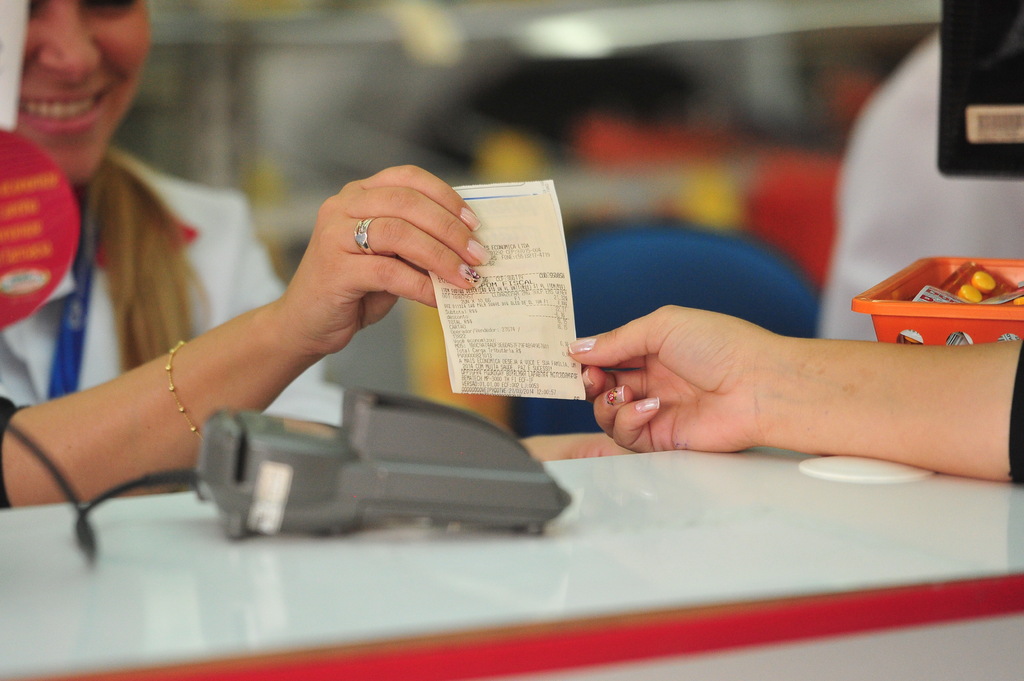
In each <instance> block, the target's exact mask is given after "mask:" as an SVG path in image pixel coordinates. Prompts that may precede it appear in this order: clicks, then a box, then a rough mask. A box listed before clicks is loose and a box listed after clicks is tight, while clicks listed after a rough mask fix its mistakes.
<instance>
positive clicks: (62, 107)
mask: <svg viewBox="0 0 1024 681" xmlns="http://www.w3.org/2000/svg"><path fill="white" fill-rule="evenodd" d="M93 103H94V100H93V99H92V98H89V99H80V100H78V101H75V102H42V101H34V102H28V101H26V102H22V104H21V109H22V111H24V112H25V113H28V114H31V115H33V116H42V117H45V118H56V119H65V118H74V117H75V116H81V115H82V114H84V113H85V112H86V111H88V110H89V109H90V108H92V105H93Z"/></svg>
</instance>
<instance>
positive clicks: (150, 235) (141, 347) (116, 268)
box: [88, 150, 197, 371]
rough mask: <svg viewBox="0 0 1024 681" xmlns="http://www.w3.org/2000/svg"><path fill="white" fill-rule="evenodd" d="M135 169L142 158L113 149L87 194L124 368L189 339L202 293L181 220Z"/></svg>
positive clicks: (134, 365) (151, 357)
mask: <svg viewBox="0 0 1024 681" xmlns="http://www.w3.org/2000/svg"><path fill="white" fill-rule="evenodd" d="M138 168H139V165H138V162H136V161H134V160H132V159H131V158H129V157H128V156H127V155H125V154H123V153H120V152H117V151H113V150H111V151H110V152H108V154H107V157H106V158H105V159H104V160H103V162H102V164H101V165H100V168H99V170H98V171H97V173H96V175H95V176H94V178H93V181H92V182H91V183H90V185H89V195H88V210H89V212H90V213H91V214H92V215H93V216H95V218H96V220H97V222H98V228H99V248H100V252H101V253H102V254H103V261H102V265H103V268H104V270H105V271H106V274H107V282H108V284H109V287H110V290H109V294H110V298H111V300H112V301H113V307H114V322H115V326H116V330H117V337H118V343H119V346H120V347H119V350H120V356H121V368H122V370H124V371H127V370H129V369H132V368H134V367H136V366H138V365H140V364H143V363H145V362H147V361H149V360H151V359H153V358H155V357H158V356H160V355H163V354H166V353H167V349H168V348H170V347H172V346H173V345H174V344H175V343H176V342H178V341H179V340H181V339H188V338H191V337H192V334H193V332H194V330H193V326H192V324H193V319H192V305H191V303H192V300H193V291H196V290H197V279H196V277H195V274H194V272H193V271H192V268H191V266H190V264H189V262H188V259H187V257H186V254H185V248H184V246H185V240H184V235H183V233H182V230H181V226H180V223H179V222H178V220H177V219H176V218H175V216H174V215H173V214H172V213H171V211H170V209H168V208H167V206H166V205H165V204H164V203H163V201H161V200H160V198H159V197H158V196H157V194H156V193H155V192H154V191H153V189H151V188H150V187H149V185H147V184H146V182H145V181H144V180H143V179H142V178H141V177H140V173H139V170H138Z"/></svg>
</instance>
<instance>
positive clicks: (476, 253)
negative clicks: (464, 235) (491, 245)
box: [466, 239, 491, 265]
mask: <svg viewBox="0 0 1024 681" xmlns="http://www.w3.org/2000/svg"><path fill="white" fill-rule="evenodd" d="M466 250H467V251H469V254H470V255H471V256H473V259H474V260H476V261H477V263H478V264H480V265H486V264H487V262H488V261H489V260H490V259H491V254H490V253H488V252H487V249H486V248H484V246H483V244H481V243H480V242H479V241H475V240H473V239H470V240H469V243H468V244H466Z"/></svg>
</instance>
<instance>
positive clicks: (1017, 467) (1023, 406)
mask: <svg viewBox="0 0 1024 681" xmlns="http://www.w3.org/2000/svg"><path fill="white" fill-rule="evenodd" d="M1010 479H1011V480H1013V481H1014V482H1024V344H1021V355H1020V356H1018V358H1017V376H1016V379H1015V380H1014V382H1013V402H1012V403H1011V406H1010Z"/></svg>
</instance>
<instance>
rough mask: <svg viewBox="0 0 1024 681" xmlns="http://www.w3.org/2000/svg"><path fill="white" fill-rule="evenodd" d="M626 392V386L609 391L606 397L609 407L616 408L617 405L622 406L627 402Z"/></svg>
mask: <svg viewBox="0 0 1024 681" xmlns="http://www.w3.org/2000/svg"><path fill="white" fill-rule="evenodd" d="M624 391H625V386H621V385H620V386H619V387H617V388H613V389H611V390H609V391H608V394H607V395H605V396H604V401H605V402H607V403H608V405H609V406H611V407H614V406H615V405H616V404H621V403H622V402H624V401H625V396H624V395H623V392H624Z"/></svg>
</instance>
